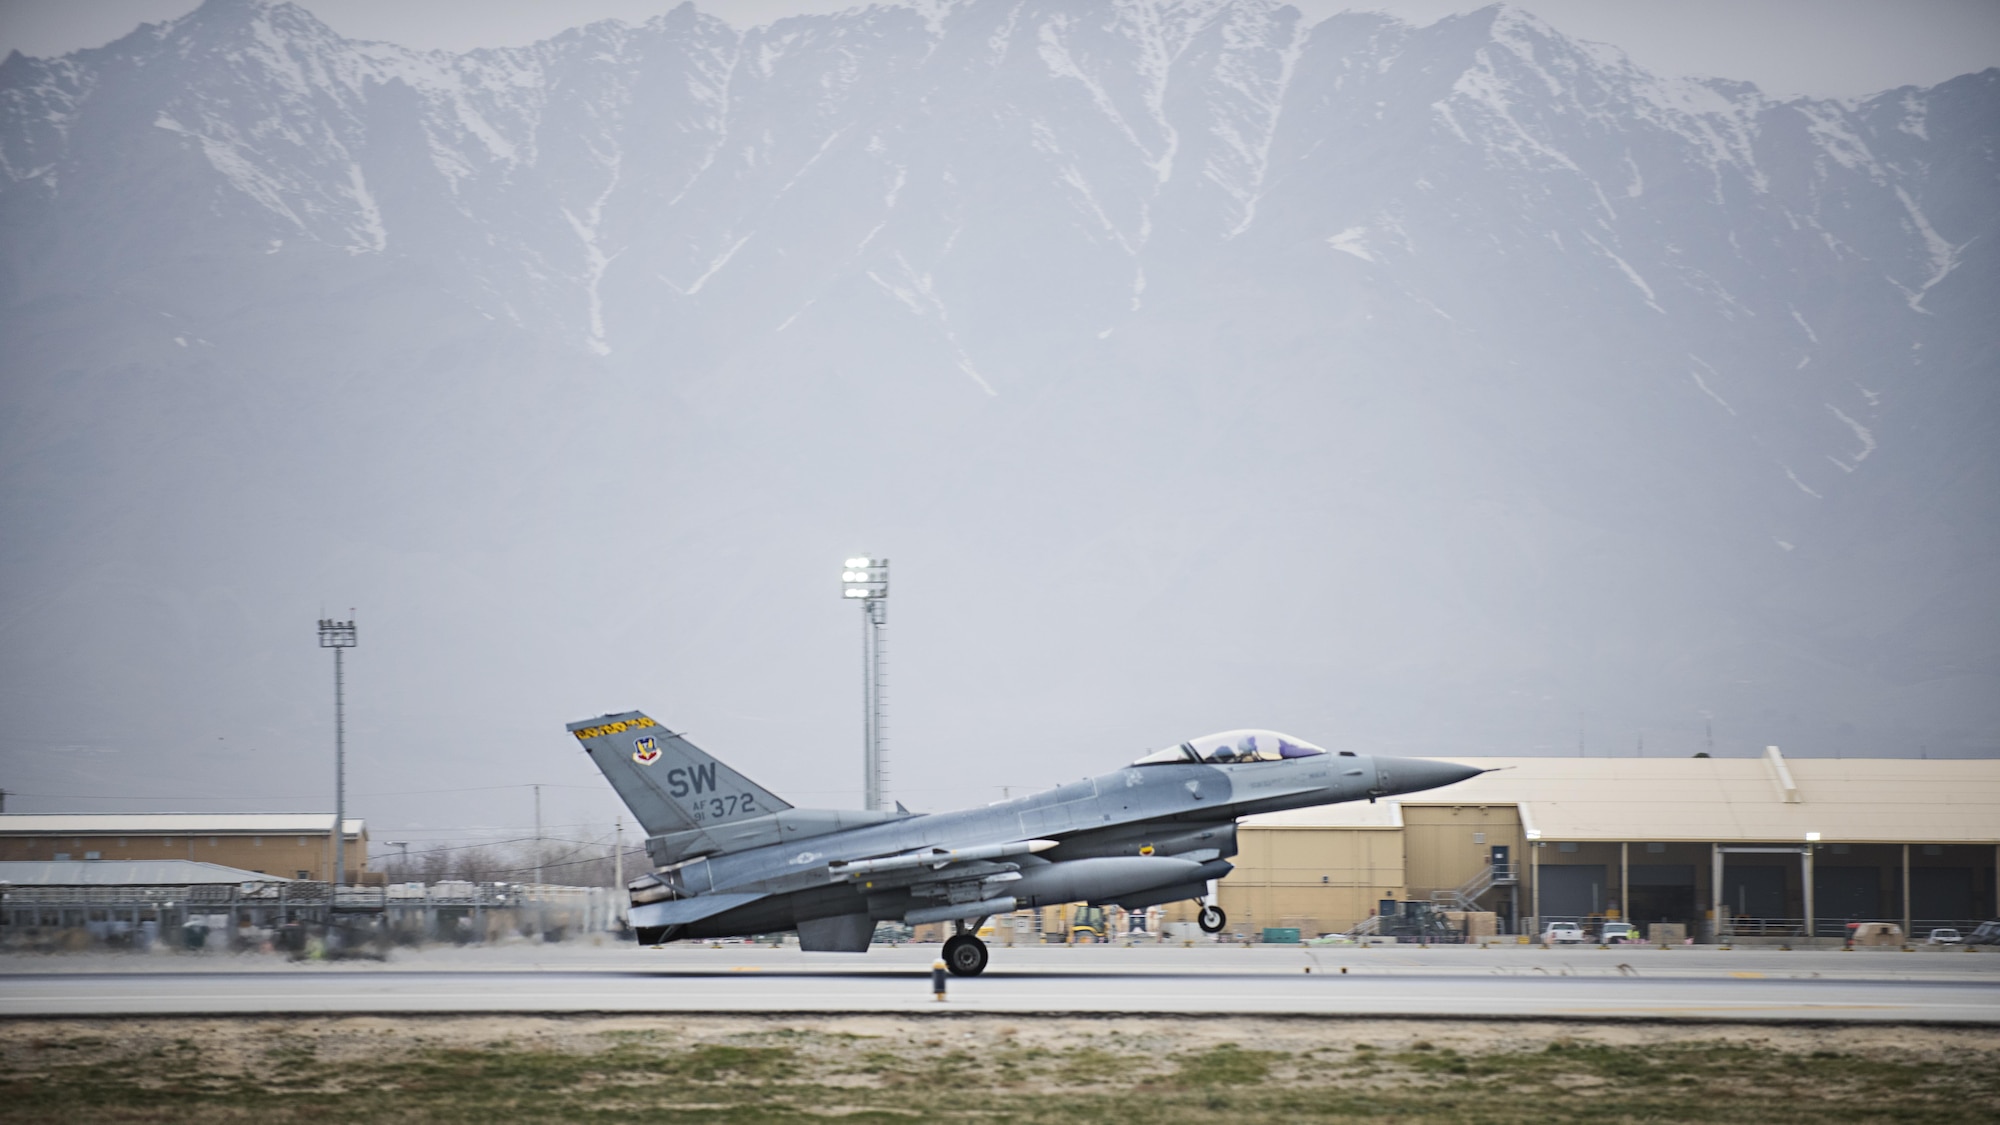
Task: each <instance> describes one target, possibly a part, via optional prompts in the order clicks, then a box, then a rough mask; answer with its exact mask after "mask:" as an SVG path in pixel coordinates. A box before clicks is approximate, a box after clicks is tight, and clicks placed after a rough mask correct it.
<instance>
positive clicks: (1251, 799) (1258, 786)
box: [569, 711, 1481, 975]
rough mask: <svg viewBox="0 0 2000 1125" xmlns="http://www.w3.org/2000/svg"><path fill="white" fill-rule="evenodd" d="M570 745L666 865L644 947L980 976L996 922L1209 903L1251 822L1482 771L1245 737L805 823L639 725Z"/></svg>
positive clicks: (1281, 738)
mask: <svg viewBox="0 0 2000 1125" xmlns="http://www.w3.org/2000/svg"><path fill="white" fill-rule="evenodd" d="M569 731H570V733H571V734H572V735H574V736H575V737H576V739H577V741H579V742H581V743H582V744H583V747H584V749H585V750H586V751H587V752H588V753H589V754H590V757H591V760H592V761H594V762H596V763H597V767H598V769H600V770H602V771H603V773H604V776H605V778H606V779H607V780H608V781H610V782H611V786H612V788H613V789H615V790H617V792H618V795H619V796H620V797H621V798H623V799H624V801H625V804H626V805H627V806H628V807H629V808H631V810H632V813H633V815H634V816H636V817H637V818H638V820H639V823H640V824H641V825H642V826H643V827H644V828H645V830H646V834H647V839H646V851H647V854H648V855H650V856H651V857H652V860H653V862H654V864H655V870H654V872H653V873H652V874H650V875H647V876H645V877H643V878H641V879H639V880H638V881H637V882H635V883H633V884H632V886H631V888H630V889H631V894H632V911H631V919H632V925H633V928H634V930H635V931H636V932H637V936H638V939H639V941H640V942H641V943H644V944H649V945H650V944H658V943H661V942H667V941H674V940H677V939H682V938H716V937H736V936H742V935H746V934H766V933H777V932H781V931H785V930H797V931H798V934H799V945H800V947H801V948H803V949H806V950H809V951H821V952H847V953H860V952H864V951H866V950H867V948H868V944H869V941H870V940H871V938H872V937H873V935H874V932H875V924H876V923H877V922H880V921H889V920H896V921H902V922H907V923H909V924H911V925H920V924H923V923H926V922H951V923H953V924H954V926H955V928H956V929H957V934H956V936H954V937H953V938H952V939H951V940H950V941H948V942H946V943H945V963H946V965H947V966H948V967H949V968H950V969H951V971H952V972H954V973H958V974H960V975H972V974H976V973H979V972H981V971H982V970H984V969H985V968H986V960H987V951H986V946H985V944H984V943H983V942H981V941H980V940H979V939H978V937H976V936H975V933H976V931H977V930H978V928H979V924H980V923H981V922H982V921H983V920H984V919H986V918H987V917H988V916H990V915H994V914H1004V913H1006V912H1008V911H1012V910H1025V909H1034V908H1036V907H1041V906H1049V905H1054V904H1058V903H1065V902H1088V903H1091V904H1092V905H1109V906H1120V907H1124V908H1125V909H1127V910H1138V909H1143V908H1145V907H1148V906H1156V905H1159V904H1162V903H1168V902H1180V901H1184V900H1189V899H1195V900H1199V899H1203V898H1204V897H1205V896H1206V895H1207V893H1208V886H1209V883H1210V881H1212V880H1215V879H1220V878H1222V877H1223V876H1224V875H1227V874H1228V873H1229V872H1230V871H1231V870H1232V869H1233V865H1231V864H1230V863H1229V862H1228V861H1229V857H1231V856H1233V855H1235V854H1236V820H1237V818H1238V817H1242V816H1249V815H1252V814H1255V813H1266V812H1279V811H1282V810H1285V809H1296V808H1305V807H1307V806H1311V805H1326V804H1334V803H1336V802H1340V801H1359V800H1364V799H1365V800H1371V801H1372V800H1374V799H1375V798H1377V797H1384V796H1392V795H1395V794H1398V793H1414V792H1417V791H1419V790H1424V789H1434V788H1437V787H1438V786H1441V785H1450V784H1452V783H1453V782H1457V781H1463V780H1464V779H1466V778H1468V777H1472V776H1474V775H1475V774H1478V773H1479V772H1481V771H1479V770H1478V769H1475V768H1472V767H1470V766H1461V765H1457V764H1455V763H1451V762H1436V761H1430V760H1427V759H1423V758H1376V757H1369V756H1365V755H1356V754H1354V753H1352V752H1350V751H1345V750H1343V751H1339V752H1338V753H1329V752H1327V751H1326V750H1323V749H1321V748H1320V747H1318V746H1314V745H1313V744H1311V743H1309V742H1305V741H1303V740H1301V739H1296V738H1293V737H1291V736H1289V735H1284V734H1279V733H1277V732H1275V731H1266V730H1239V731H1227V732H1225V733H1222V734H1212V735H1208V736H1207V737H1204V738H1197V739H1194V740H1193V741H1190V742H1183V743H1181V744H1179V745H1177V746H1173V747H1169V748H1168V749H1166V750H1162V751H1160V752H1158V753H1155V754H1148V755H1146V756H1145V757H1143V758H1140V759H1139V760H1138V761H1136V762H1133V763H1132V764H1131V765H1129V766H1126V767H1124V768H1122V769H1120V770H1117V771H1115V772H1112V773H1107V774H1104V775H1102V776H1100V777H1094V778H1087V779H1085V780H1083V781H1074V782H1070V783H1069V784H1067V785H1063V786H1059V787H1057V788H1055V789H1051V790H1048V791H1047V792H1043V793H1036V794H1032V795H1029V796H1025V797H1016V798H1014V799H1013V800H1010V801H1001V802H997V803H995V804H992V805H987V806H985V807H983V808H976V809H961V810H958V811H956V812H946V813H930V814H924V815H917V814H912V813H909V812H905V811H903V810H902V809H901V807H900V806H899V807H898V808H897V810H896V811H894V812H874V811H868V812H858V811H844V810H832V809H795V808H793V807H792V806H791V805H790V804H787V803H786V802H785V801H784V800H782V799H780V798H779V797H778V796H777V795H776V794H774V793H772V792H770V791H769V790H767V789H765V788H763V787H762V786H760V785H758V784H757V783H755V782H753V781H751V780H750V779H749V778H747V777H744V776H743V775H742V774H740V773H737V772H736V771H735V770H733V769H731V768H730V767H729V766H727V765H725V764H724V763H722V762H719V761H717V760H716V759H714V758H712V757H710V756H709V755H708V754H706V753H703V752H702V751H701V750H700V749H698V748H697V747H696V746H694V744H692V743H690V742H688V741H687V740H686V739H684V738H682V737H681V736H679V735H677V734H674V733H672V732H670V731H668V730H666V728H664V727H662V726H660V725H659V724H658V723H656V722H654V721H653V720H652V719H650V718H647V717H646V716H645V715H643V714H640V713H639V712H636V711H634V712H628V713H626V714H622V715H606V716H603V717H602V718H597V719H589V720H585V721H583V722H577V723H571V724H570V725H569ZM634 732H639V733H636V734H635V733H634ZM807 840H810V841H811V846H810V847H809V848H808V849H806V850H800V849H799V844H800V843H801V842H803V841H807ZM1200 917H1201V925H1202V928H1203V929H1206V930H1208V931H1209V932H1211V933H1213V932H1216V931H1218V930H1220V929H1222V927H1223V925H1224V923H1225V921H1226V920H1225V919H1224V917H1223V914H1222V911H1221V909H1220V908H1218V907H1216V906H1214V905H1213V904H1208V905H1206V906H1204V907H1203V909H1202V912H1201V916H1200Z"/></svg>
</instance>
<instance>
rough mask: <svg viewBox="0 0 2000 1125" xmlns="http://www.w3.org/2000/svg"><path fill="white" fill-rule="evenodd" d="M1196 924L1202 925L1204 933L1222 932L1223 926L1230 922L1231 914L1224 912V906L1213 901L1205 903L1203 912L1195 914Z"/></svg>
mask: <svg viewBox="0 0 2000 1125" xmlns="http://www.w3.org/2000/svg"><path fill="white" fill-rule="evenodd" d="M1194 924H1195V925H1197V926H1200V927H1201V932H1202V933H1205V934H1219V933H1221V932H1222V927H1224V926H1227V925H1228V924H1229V915H1227V914H1224V913H1223V912H1222V908H1221V907H1220V906H1217V905H1215V904H1214V903H1212V902H1210V903H1204V904H1202V908H1201V913H1200V914H1197V915H1195V920H1194Z"/></svg>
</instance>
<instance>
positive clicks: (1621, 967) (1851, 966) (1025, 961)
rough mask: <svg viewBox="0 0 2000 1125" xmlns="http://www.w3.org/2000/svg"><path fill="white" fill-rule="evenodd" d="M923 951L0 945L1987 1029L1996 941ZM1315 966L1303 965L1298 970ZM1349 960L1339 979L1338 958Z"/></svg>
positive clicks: (259, 993)
mask: <svg viewBox="0 0 2000 1125" xmlns="http://www.w3.org/2000/svg"><path fill="white" fill-rule="evenodd" d="M936 955H937V948H936V947H935V946H903V947H898V948H883V949H877V950H875V951H873V952H871V953H869V954H866V955H863V956H844V955H838V954H803V953H800V952H799V951H798V950H797V949H795V948H775V949H774V948H770V947H767V946H753V945H726V946H722V947H720V948H715V947H710V946H671V947H668V948H666V949H661V950H650V949H638V948H635V947H631V946H618V945H605V946H599V947H591V946H578V947H554V946H534V945H521V946H513V947H502V948H499V949H474V950H434V951H418V952H411V953H403V954H392V955H391V957H392V959H391V960H390V961H388V962H386V963H378V962H338V963H326V962H306V963H291V962H286V961H284V960H282V959H279V958H274V957H269V956H263V957H257V956H229V955H210V956H188V955H179V956H174V955H167V956H162V955H157V954H155V955H126V956H122V957H120V956H97V957H85V958H63V957H53V956H44V957H33V956H26V957H24V956H11V957H7V958H0V1016H52V1015H69V1016H114V1015H130V1016H142V1015H143V1016H162V1015H280V1014H285V1015H296V1014H321V1013H338V1014H348V1015H358V1014H377V1015H381V1014H397V1015H428V1014H446V1013H493V1012H535V1013H568V1012H618V1013H637V1012H661V1013H676V1012H678V1013H697V1012H699V1013H753V1012H758V1013H772V1012H800V1013H840V1012H851V1013H860V1012H867V1013H906V1014H927V1015H928V1014H938V1013H942V1012H978V1013H1030V1012H1035V1013H1060V1014H1078V1015H1091V1014H1103V1015H1111V1014H1122V1013H1131V1014H1170V1013H1185V1014H1192V1015H1289V1016H1301V1015H1316V1016H1344V1017H1413V1016H1414V1017H1439V1018H1528V1019H1576V1020H1603V1019H1645V1020H1701V1021H1712V1020H1745V1021H1812V1022H1871V1021H1891V1022H1935V1023H1961V1024H1963V1023H1993V1024H2000V954H1980V953H1970V954H1946V955H1924V954H1900V953H1893V952H1890V953H1858V952H1857V953H1846V952H1840V951H1824V952H1795V953H1794V952H1776V951H1767V952H1721V951H1714V950H1683V949H1673V950H1657V949H1651V948H1641V947H1627V948H1623V949H1612V950H1598V949H1594V948H1585V949H1558V950H1547V951H1544V950H1540V949H1518V948H1496V949H1491V950H1480V949H1478V948H1476V947H1447V948H1432V949H1420V948H1416V947H1396V948H1376V949H1354V948H1317V949H1307V948H1300V947H1285V946H1259V947H1249V948H1243V947H1214V946H1211V947H1199V948H1193V949H1180V948H1138V949H1124V948H1117V947H1109V946H1104V947H1095V948H1080V949H1073V948H1063V947H1039V946H1038V947H1023V948H1013V949H1008V948H1004V947H996V948H995V949H994V951H993V967H992V968H990V969H989V970H988V971H987V973H986V974H985V975H983V976H980V977H977V978H956V977H954V978H952V979H951V980H950V982H949V987H948V998H947V1000H946V1001H945V1002H944V1003H943V1004H939V1003H937V1002H936V1001H934V1000H933V999H932V997H931V993H930V973H929V968H930V964H931V961H932V959H933V958H935V957H936ZM1308 969H1311V971H1310V972H1308V971H1307V970H1308ZM1343 969H1344V970H1345V972H1343V971H1342V970H1343Z"/></svg>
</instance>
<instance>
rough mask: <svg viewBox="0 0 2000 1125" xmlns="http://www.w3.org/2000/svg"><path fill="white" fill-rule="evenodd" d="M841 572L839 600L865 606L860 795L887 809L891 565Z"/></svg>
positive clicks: (883, 562)
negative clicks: (886, 696) (886, 693)
mask: <svg viewBox="0 0 2000 1125" xmlns="http://www.w3.org/2000/svg"><path fill="white" fill-rule="evenodd" d="M845 566H846V569H845V570H842V571H841V572H840V582H841V596H842V597H844V598H850V599H853V600H856V601H859V602H860V603H861V739H862V748H861V794H862V807H863V808H867V809H871V810H874V809H884V810H886V809H887V807H888V799H889V798H888V789H889V763H888V760H887V758H886V755H885V750H884V747H883V743H884V742H886V741H887V737H886V736H885V735H884V733H883V728H884V726H885V724H884V722H883V719H884V718H885V717H886V713H887V710H888V707H887V702H886V701H885V699H884V698H883V683H882V680H883V671H884V669H885V667H886V666H887V664H888V662H889V657H888V653H887V651H886V649H885V646H884V643H883V639H882V629H883V627H884V626H886V625H887V624H888V623H889V560H888V559H872V558H867V557H865V556H864V557H858V558H851V559H848V560H847V562H846V564H845Z"/></svg>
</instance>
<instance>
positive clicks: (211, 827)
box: [0, 813, 368, 839]
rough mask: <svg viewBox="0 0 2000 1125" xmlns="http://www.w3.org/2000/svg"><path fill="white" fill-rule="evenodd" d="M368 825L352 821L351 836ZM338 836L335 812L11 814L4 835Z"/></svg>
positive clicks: (0, 829) (0, 832) (0, 825)
mask: <svg viewBox="0 0 2000 1125" xmlns="http://www.w3.org/2000/svg"><path fill="white" fill-rule="evenodd" d="M367 824H368V822H367V821H365V820H363V819H361V818H360V817H354V816H350V817H348V818H347V836H348V838H349V839H355V838H358V837H360V836H361V835H362V833H364V832H366V831H367ZM332 832H333V814H332V813H9V814H7V815H4V816H0V836H187V835H195V836H307V835H329V834H331V833H332Z"/></svg>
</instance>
